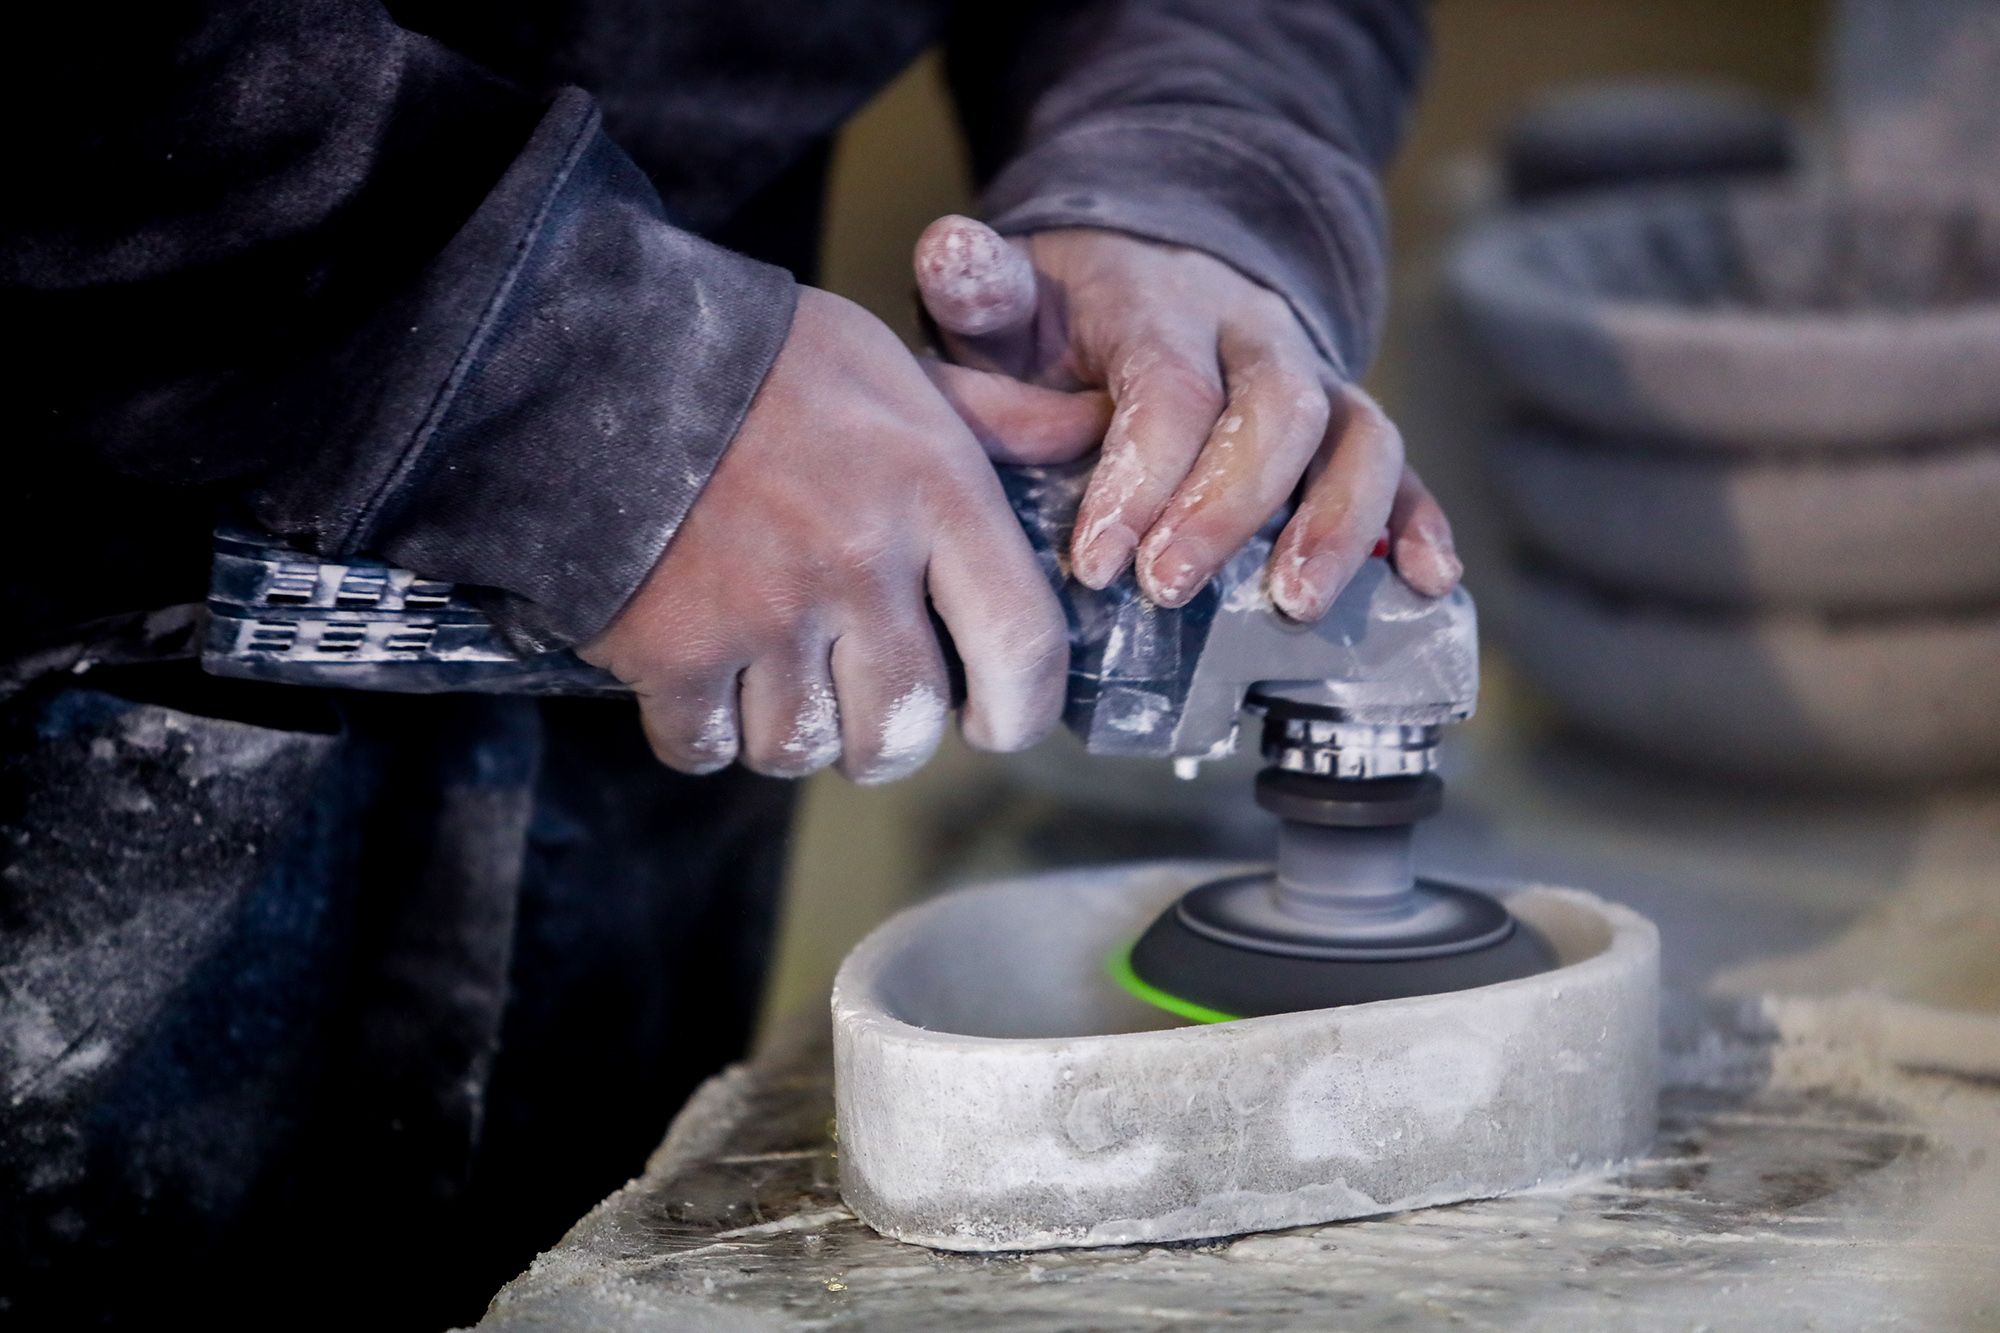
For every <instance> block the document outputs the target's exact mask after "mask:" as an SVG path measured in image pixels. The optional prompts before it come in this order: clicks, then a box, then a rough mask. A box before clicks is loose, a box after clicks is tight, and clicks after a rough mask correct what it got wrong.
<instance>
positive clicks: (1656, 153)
mask: <svg viewBox="0 0 2000 1333" xmlns="http://www.w3.org/2000/svg"><path fill="white" fill-rule="evenodd" d="M1795 138H1796V136H1795V134H1794V132H1793V129H1792V123H1791V119H1790V117H1788V116H1787V115H1786V114H1785V111H1784V109H1783V108H1782V107H1780V106H1779V105H1778V104H1776V103H1774V102H1772V101H1770V100H1769V99H1767V98H1764V97H1761V96H1758V95H1757V94H1755V93H1751V92H1749V91H1747V90H1745V89H1742V88H1737V87H1733V86H1731V85H1729V84H1720V83H1712V82H1705V81H1699V80H1692V79H1675V80H1666V79H1624V80H1613V81H1608V82H1601V83H1583V84H1571V85H1567V86H1564V87H1560V88H1556V89H1554V90H1552V91H1550V92H1546V93H1543V94H1541V95H1540V96H1538V97H1536V98H1535V99H1534V100H1533V101H1531V102H1530V103H1529V104H1528V105H1527V106H1526V107H1525V108H1524V109H1523V110H1522V111H1521V113H1520V114H1519V115H1518V116H1516V117H1515V118H1514V120H1513V123H1512V124H1510V125H1509V126H1508V127H1507V133H1506V137H1505V140H1504V142H1503V143H1502V144H1501V150H1500V155H1501V161H1502V167H1503V170H1504V172H1505V175H1506V179H1507V187H1508V192H1509V193H1510V194H1511V195H1513V197H1514V198H1515V199H1517V200H1522V201H1528V200H1534V199H1544V198H1548V197H1550V196H1553V195H1558V194H1567V193H1572V192H1574V191H1578V190H1598V189H1603V188H1605V187H1606V186H1615V185H1630V184H1634V183H1638V182H1648V181H1652V182H1657V181H1670V180H1692V179H1711V178H1716V177H1724V176H1727V177H1742V176H1775V175H1780V174H1782V173H1784V172H1786V171H1789V170H1790V169H1791V167H1792V164H1793V161H1794V160H1795V158H1796V157H1797V145H1796V143H1795Z"/></svg>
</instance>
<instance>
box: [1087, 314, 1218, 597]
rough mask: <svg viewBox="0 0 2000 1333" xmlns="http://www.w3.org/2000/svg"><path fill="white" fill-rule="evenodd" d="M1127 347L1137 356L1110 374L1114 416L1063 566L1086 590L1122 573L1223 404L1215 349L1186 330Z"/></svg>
mask: <svg viewBox="0 0 2000 1333" xmlns="http://www.w3.org/2000/svg"><path fill="white" fill-rule="evenodd" d="M1127 345H1128V346H1130V347H1133V348H1136V349H1137V350H1135V351H1132V352H1129V353H1126V354H1124V355H1123V356H1122V358H1121V359H1120V360H1119V361H1117V362H1116V363H1114V369H1113V372H1112V374H1111V375H1110V376H1109V380H1110V385H1111V397H1112V399H1113V401H1114V402H1115V403H1116V404H1117V411H1116V412H1115V413H1114V414H1113V415H1112V418H1111V426H1110V428H1109V429H1108V430H1107V431H1106V432H1105V436H1104V453H1103V455H1102V456H1101V457H1100V458H1099V459H1098V462H1097V467H1096V470H1095V471H1094V472H1093V473H1092V474H1091V478H1090V486H1089V488H1088V489H1087V490H1085V491H1084V494H1083V502H1082V503H1081V504H1080V505H1078V506H1077V511H1076V531H1075V533H1074V535H1073V536H1072V537H1071V539H1070V566H1071V568H1072V570H1073V571H1074V573H1075V575H1076V578H1077V581H1078V582H1080V583H1082V584H1084V585H1085V586H1086V587H1091V588H1102V587H1104V586H1106V585H1107V584H1109V583H1110V582H1111V581H1112V580H1113V579H1115V578H1117V577H1118V576H1119V575H1120V574H1122V573H1124V572H1125V567H1126V566H1127V565H1129V564H1130V563H1131V560H1132V555H1133V552H1135V551H1136V550H1137V549H1138V547H1139V537H1140V534H1142V533H1144V532H1145V531H1146V530H1147V529H1149V528H1151V527H1152V526H1153V524H1154V522H1155V521H1156V520H1157V519H1158V518H1159V516H1160V511H1161V510H1163V509H1164V508H1166V504H1167V500H1168V498H1169V497H1170V496H1172V495H1173V493H1174V490H1175V488H1176V487H1178V486H1179V485H1180V484H1181V482H1182V481H1183V480H1185V479H1186V477H1187V474H1188V469H1189V468H1190V467H1192V466H1193V465H1194V461H1195V459H1196V457H1198V456H1199V455H1200V453H1201V446H1202V442H1203V441H1204V440H1206V439H1207V438H1208V433H1209V431H1210V429H1211V428H1212V427H1214V425H1215V422H1216V418H1217V417H1218V416H1219V415H1221V411H1222V406H1223V392H1222V373H1221V370H1220V368H1219V367H1218V365H1217V362H1216V352H1215V346H1214V344H1213V342H1212V341H1210V340H1208V339H1206V338H1204V337H1203V336H1202V335H1200V334H1198V333H1196V332H1195V331H1194V329H1193V328H1186V329H1173V330H1152V331H1146V332H1144V333H1142V334H1139V335H1138V336H1135V337H1133V338H1131V339H1130V340H1129V341H1128V344H1127Z"/></svg>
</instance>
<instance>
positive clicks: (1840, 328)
mask: <svg viewBox="0 0 2000 1333" xmlns="http://www.w3.org/2000/svg"><path fill="white" fill-rule="evenodd" d="M1451 278H1452V285H1453V288H1454V290H1455V292H1456V294H1457V297H1458V299H1459V301H1460V302H1461V304H1462V306H1463V308H1464V310H1465V312H1466V315H1467V318H1468V320H1469V322H1470V324H1471V327H1472V330H1473V332H1474V335H1475V337H1476V338H1477V340H1478V341H1479V342H1480V344H1481V345H1482V346H1483V347H1484V349H1485V351H1486V353H1487V355H1488V356H1489V357H1490V358H1491V360H1492V361H1493V362H1494V364H1495V365H1496V367H1497V368H1498V370H1499V372H1500V373H1501V375H1502V376H1503V377H1504V378H1505V379H1506V380H1507V381H1508V383H1509V385H1510V387H1511V389H1512V391H1513V392H1515V393H1516V394H1517V395H1519V396H1520V397H1521V398H1523V399H1525V400H1526V401H1527V402H1528V403H1530V404H1532V405H1534V406H1536V407H1538V408H1541V409H1544V410H1546V411H1549V412H1552V413H1554V414H1556V415H1558V416H1561V417H1564V418H1567V419H1569V420H1571V421H1573V422H1576V423H1579V424H1582V425H1585V426H1589V427H1593V428H1595V429H1597V430H1598V431H1600V432H1603V433H1605V434H1608V435H1613V436H1627V437H1630V436H1637V437H1642V438H1655V439H1665V440H1675V441H1681V442H1685V443H1688V444H1692V445H1700V446H1706V447H1712V448H1720V449H1742V448H1757V447H1770V446H1783V447H1803V448H1815V449H1835V448H1878V447H1881V446H1883V445H1886V444H1899V443H1904V442H1909V441H1922V440H1933V439H1945V438H1952V437H1956V436H1961V435H1973V434H1980V433H1988V432H1995V431H2000V209H1996V208H1995V207H1994V206H1991V205H1986V206H1982V205H1979V204H1976V203H1973V202H1969V201H1968V202H1960V203H1945V202H1937V201H1932V202H1916V201H1913V202H1909V203H1899V202H1897V201H1894V200H1888V199H1880V198H1877V199H1863V198H1859V197H1854V196H1848V195H1843V194H1840V193H1838V192H1834V191H1831V190H1812V189H1807V188H1805V187H1801V186H1793V185H1779V186H1758V185H1738V186H1724V185H1707V186H1677V187H1663V188H1659V189H1634V190H1629V191H1617V192H1615V193H1605V194H1600V195H1595V196H1591V197H1589V198H1587V199H1584V200H1579V201H1576V202H1570V203H1562V204H1555V205H1550V206H1547V207H1544V208H1531V209H1523V210H1519V211H1516V212H1513V213H1509V214H1506V215H1503V216H1501V217H1499V218H1497V219H1495V220H1493V221H1491V222H1489V223H1487V224H1485V225H1483V226H1481V227H1480V228H1478V229H1477V230H1475V231H1474V232H1473V233H1472V235H1470V236H1469V237H1468V238H1467V239H1466V241H1465V242H1464V243H1463V244H1462V245H1461V246H1460V248H1459V250H1458V252H1457V253H1456V255H1455V256H1454V257H1453V260H1452V269H1451Z"/></svg>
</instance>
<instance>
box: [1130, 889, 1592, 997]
mask: <svg viewBox="0 0 2000 1333" xmlns="http://www.w3.org/2000/svg"><path fill="white" fill-rule="evenodd" d="M1427 887H1428V888H1430V889H1433V890H1435V891H1438V892H1443V893H1450V894H1454V895H1457V894H1472V893H1473V891H1472V890H1470V889H1464V888H1459V887H1457V886H1447V885H1437V884H1430V885H1427ZM1477 896H1479V897H1481V898H1482V899H1484V895H1477ZM1484 901H1485V902H1487V903H1491V902H1492V900H1491V899H1484ZM1492 905H1493V906H1495V907H1497V906H1498V904H1492ZM1180 908H1181V904H1180V903H1178V902H1177V903H1175V904H1174V906H1172V907H1169V908H1168V909H1167V910H1166V911H1165V912H1163V913H1161V914H1160V917H1159V919H1158V920H1156V921H1154V922H1153V924H1152V925H1151V926H1149V927H1147V929H1146V933H1145V934H1143V935H1141V936H1140V937H1139V940H1138V942H1137V943H1136V944H1134V945H1133V946H1132V950H1131V954H1130V957H1129V960H1126V961H1125V964H1124V965H1123V966H1120V965H1119V962H1118V961H1114V963H1113V967H1112V970H1113V972H1114V974H1116V975H1118V977H1119V980H1120V981H1121V983H1123V984H1124V985H1125V986H1126V989H1128V990H1130V991H1131V992H1132V993H1133V994H1135V995H1137V996H1139V997H1140V998H1141V999H1143V1000H1145V1001H1147V1002H1148V1003H1149V1004H1153V1005H1156V1006H1158V1007H1160V1008H1163V1009H1166V1010H1168V1011H1169V1012H1171V1013H1175V1014H1178V1015H1180V1016H1181V1017H1183V1018H1188V1019H1192V1020H1195V1021H1198V1022H1199V1021H1206V1022H1216V1021H1221V1020H1226V1019H1231V1018H1256V1017H1259V1016H1261V1015H1265V1014H1286V1013H1295V1012H1297V1011H1300V1010H1305V1009H1332V1008H1337V1007H1339V1006H1341V1005H1348V1004H1369V1003H1372V1002H1374V1001H1376V1000H1400V999H1407V998H1409V997H1411V996H1414V995H1442V994H1445V993H1446V992H1449V991H1459V990H1470V989H1472V988H1473V987H1475V986H1490V985H1492V984H1494V983H1495V982H1500V981H1513V980H1516V979H1518V978H1521V977H1531V976H1534V975H1536V974H1537V973H1541V972H1547V971H1549V970H1551V969H1552V968H1554V967H1555V966H1556V955H1555V950H1554V949H1553V948H1551V947H1550V946H1549V943H1548V941H1547V940H1545V939H1543V938H1542V937H1541V936H1540V935H1538V934H1536V933H1535V931H1534V930H1532V929H1531V928H1529V927H1528V926H1526V925H1523V924H1522V923H1521V922H1519V921H1517V920H1514V919H1513V918H1512V917H1511V916H1510V917H1509V918H1508V920H1509V921H1510V922H1511V924H1512V929H1511V930H1508V931H1506V932H1505V933H1504V934H1503V935H1502V936H1501V937H1500V938H1499V939H1497V940H1494V941H1492V942H1491V943H1487V944H1484V945H1481V946H1480V947H1477V948H1472V949H1466V950H1463V951H1461V952H1456V953H1448V954H1442V955H1434V956H1429V957H1414V958H1413V957H1407V956H1401V955H1402V954H1403V953H1405V952H1406V951H1405V950H1401V949H1398V948H1396V947H1395V946H1394V945H1393V943H1390V942H1385V945H1384V949H1383V952H1385V953H1388V954H1394V955H1397V956H1392V957H1383V958H1380V959H1370V958H1367V957H1366V956H1365V955H1366V952H1367V950H1366V949H1365V948H1360V949H1357V948H1353V947H1348V948H1343V949H1342V950H1340V952H1341V953H1342V954H1343V956H1342V957H1340V958H1337V959H1336V958H1308V957H1299V956H1297V955H1296V954H1281V953H1267V952H1264V951H1261V950H1258V949H1255V948H1251V947H1248V946H1247V945H1245V944H1243V943H1241V942H1225V941H1223V940H1219V939H1216V938H1214V937H1213V936H1211V935H1208V934H1204V933H1202V932H1200V931H1198V930H1196V929H1195V928H1194V927H1192V926H1190V925H1189V924H1188V922H1187V919H1186V917H1185V915H1184V914H1183V913H1182V912H1181V910H1180ZM1500 910H1501V911H1502V912H1504V911H1505V909H1504V908H1501V909H1500Z"/></svg>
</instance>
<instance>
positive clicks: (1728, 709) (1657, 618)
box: [1488, 568, 2000, 786]
mask: <svg viewBox="0 0 2000 1333" xmlns="http://www.w3.org/2000/svg"><path fill="white" fill-rule="evenodd" d="M1493 591H1494V593H1495V594H1497V595H1493V596H1489V598H1488V605H1489V606H1491V607H1493V608H1494V610H1495V611H1496V612H1497V614H1494V615H1492V616H1491V617H1490V620H1489V623H1490V624H1492V625H1493V626H1494V628H1495V629H1496V631H1497V632H1498V633H1499V636H1500V642H1501V645H1502V647H1503V648H1504V650H1505V652H1506V655H1507V657H1508V659H1509V660H1510V661H1511V662H1513V663H1514V664H1515V665H1516V666H1517V667H1519V668H1520V670H1521V672H1522V674H1523V675H1525V676H1526V677H1527V678H1528V679H1529V680H1530V681H1531V682H1532V683H1533V684H1534V685H1535V686H1537V687H1539V689H1540V690H1541V691H1542V692H1543V693H1544V694H1546V695H1547V696H1549V698H1550V699H1551V700H1552V701H1553V702H1554V703H1555V704H1556V705H1557V706H1558V708H1559V709H1560V710H1561V711H1562V712H1563V713H1564V714H1565V715H1566V716H1567V717H1568V719H1569V720H1570V721H1571V722H1573V723H1575V724H1576V725H1577V726H1578V727H1580V728H1581V729H1583V730H1584V731H1585V732H1587V733H1589V734H1591V735H1594V736H1597V737H1600V738H1603V739H1604V740H1607V741H1609V742H1612V743H1613V744H1615V745H1617V746H1618V747H1620V748H1624V749H1628V750H1631V751H1634V752H1637V753H1639V754H1641V755H1643V756H1646V757H1648V758H1650V759H1655V760H1664V761H1666V762H1668V763H1671V764H1676V765H1681V766H1685V767H1689V768H1695V769H1702V770H1706V771H1708V772H1710V773H1726V774H1731V775H1738V776H1748V777H1758V778H1767V779H1771V780H1774V781H1778V782H1781V783H1786V784H1792V785H1805V786H1827V785H1846V786H1881V785H1890V784H1908V783H1929V782H1941V781H1948V780H1955V779H1961V778H1968V777H1974V776H1982V775H1986V774H1992V773H1995V772H2000V608H1995V607H1992V606H1988V607H1984V608H1980V609H1977V610H1972V611H1958V612H1939V613H1931V614H1919V613H1903V614H1894V615H1844V616H1839V615H1824V614H1814V613H1808V612H1781V611H1773V612H1719V611H1706V610H1696V609H1692V608H1688V607H1684V606H1676V605H1670V604H1666V603H1661V602H1658V601H1650V600H1643V599H1635V598H1630V597H1623V596H1613V595H1609V594H1606V593H1604V592H1601V591H1598V590H1594V589H1591V588H1588V587H1586V586H1585V585H1583V584H1581V583H1579V582H1577V581H1576V580H1575V579H1573V578H1572V577H1570V576H1568V575H1566V574H1562V573H1556V572H1552V571H1550V570H1549V569H1547V568H1539V569H1528V570H1517V571H1516V572H1515V573H1514V574H1513V575H1512V576H1511V577H1509V578H1508V579H1507V580H1506V582H1505V584H1504V586H1496V587H1495V588H1494V590H1493Z"/></svg>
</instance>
